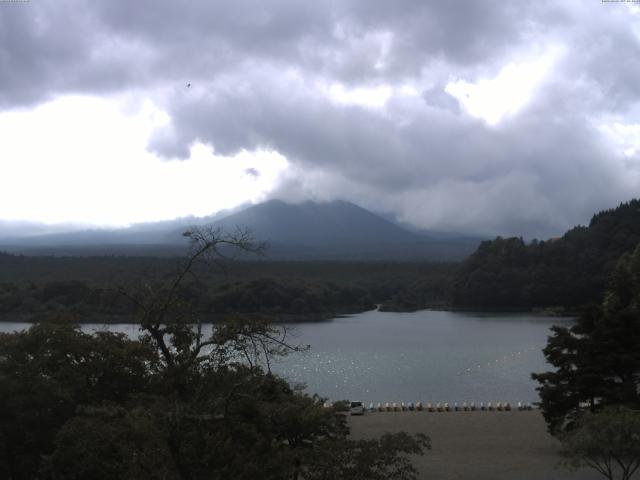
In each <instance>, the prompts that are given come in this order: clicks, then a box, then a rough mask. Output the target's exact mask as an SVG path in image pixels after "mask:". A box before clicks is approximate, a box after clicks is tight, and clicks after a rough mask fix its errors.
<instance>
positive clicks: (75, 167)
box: [0, 96, 287, 225]
mask: <svg viewBox="0 0 640 480" xmlns="http://www.w3.org/2000/svg"><path fill="white" fill-rule="evenodd" d="M166 123H167V115H166V113H165V112H163V111H162V110H160V109H158V107H156V106H155V105H154V104H153V102H151V101H150V100H146V101H143V102H142V103H139V104H138V108H137V109H135V108H133V106H132V105H131V103H130V99H114V98H111V99H99V98H94V97H78V96H75V97H61V98H58V99H57V100H55V101H52V102H50V103H47V104H44V105H42V106H40V107H38V108H37V109H35V110H33V111H31V112H26V111H19V112H16V111H14V112H5V113H3V114H0V131H2V132H3V142H2V143H0V159H1V160H0V169H1V172H2V176H1V178H2V180H1V188H0V218H3V219H22V220H31V221H41V222H46V223H59V222H80V223H88V224H99V225H126V224H130V223H133V222H138V221H151V220H162V219H171V218H175V217H179V216H187V215H200V216H203V215H208V214H211V213H213V212H215V211H217V210H220V209H223V208H229V207H233V206H235V205H238V204H240V203H243V202H246V201H247V200H254V201H258V200H260V199H261V198H263V197H264V196H265V195H266V193H267V192H268V191H269V190H270V189H271V188H272V186H273V185H274V184H275V182H276V181H277V179H278V176H279V175H280V174H281V172H283V171H284V170H285V169H286V168H287V161H286V159H284V157H282V156H281V155H279V154H277V153H275V152H268V151H254V152H248V151H241V152H239V153H238V154H236V155H233V156H217V155H214V154H213V153H212V150H211V148H209V147H208V146H205V145H203V144H201V143H195V144H194V145H192V147H191V154H190V157H189V158H188V159H187V160H185V161H178V160H173V161H163V160H161V159H159V158H158V157H156V156H155V155H153V154H151V153H149V152H148V151H147V150H146V146H147V142H148V138H149V135H150V133H151V131H152V130H153V129H154V128H155V127H157V126H159V125H163V124H166ZM249 168H253V169H255V170H256V171H258V172H260V175H259V176H247V175H246V173H245V172H246V170H247V169H249Z"/></svg>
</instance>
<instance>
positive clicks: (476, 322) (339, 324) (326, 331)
mask: <svg viewBox="0 0 640 480" xmlns="http://www.w3.org/2000/svg"><path fill="white" fill-rule="evenodd" d="M570 322H571V320H569V319H563V318H553V317H541V316H534V315H527V314H474V313H460V312H446V311H432V310H424V311H420V312H414V313H389V312H378V311H371V312H366V313H362V314H357V315H351V316H347V317H340V318H336V319H333V320H332V321H327V322H320V323H304V324H295V325H288V326H287V327H288V328H290V329H291V330H292V331H293V333H294V335H295V339H294V341H295V342H296V343H300V344H305V345H306V344H309V345H311V349H310V350H309V351H307V352H304V353H296V354H293V355H290V356H289V357H286V358H284V359H282V360H280V361H278V362H277V363H276V364H275V365H274V366H273V369H274V371H276V372H277V373H279V374H280V375H282V376H284V377H285V378H287V379H288V380H289V381H290V382H292V383H305V384H306V385H307V390H308V391H309V392H310V393H318V394H320V395H321V396H323V397H328V398H330V399H332V400H339V399H359V400H362V401H364V402H366V403H367V404H368V403H369V402H387V401H389V402H393V401H397V402H400V401H404V402H410V401H413V402H416V401H419V400H420V401H423V402H429V401H430V402H449V403H451V404H452V403H453V402H458V403H462V402H463V401H468V402H470V401H475V402H476V403H479V402H481V401H483V402H485V403H486V402H488V401H491V402H494V403H495V402H511V403H512V404H514V403H516V402H518V401H522V402H535V401H537V400H538V397H537V393H536V391H535V387H536V383H535V382H533V381H532V380H531V377H530V375H531V372H542V371H545V370H547V369H549V366H548V364H547V363H546V362H545V359H544V356H543V355H542V352H541V349H542V348H543V347H544V346H545V344H546V340H547V337H548V335H549V328H550V327H551V326H552V325H553V324H559V323H560V324H569V323H570ZM27 326H28V324H24V323H8V322H5V323H0V331H12V330H15V329H21V328H25V327H27ZM105 328H107V329H109V330H118V331H122V332H125V333H127V334H128V335H130V336H136V335H137V333H138V329H137V327H136V326H135V325H109V326H103V325H95V324H88V325H83V329H84V330H85V331H93V330H96V329H105Z"/></svg>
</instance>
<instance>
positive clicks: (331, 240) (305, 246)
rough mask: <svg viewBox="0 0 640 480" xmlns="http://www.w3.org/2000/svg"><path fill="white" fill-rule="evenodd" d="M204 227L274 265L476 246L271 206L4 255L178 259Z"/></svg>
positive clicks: (350, 212) (37, 244) (357, 214)
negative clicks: (190, 232) (252, 241)
mask: <svg viewBox="0 0 640 480" xmlns="http://www.w3.org/2000/svg"><path fill="white" fill-rule="evenodd" d="M205 223H212V224H213V225H216V226H220V227H222V228H223V229H225V230H226V231H232V230H235V229H236V228H249V229H250V230H251V231H252V234H253V237H254V238H256V239H258V240H265V241H267V242H268V243H269V245H270V247H269V249H268V252H267V254H268V257H269V258H272V259H295V260H309V259H312V260H335V259H337V260H354V259H355V260H412V259H430V260H459V259H462V258H464V257H465V256H467V255H469V254H470V253H471V252H473V250H474V249H475V248H476V247H477V245H478V243H479V240H477V239H474V238H468V237H460V238H446V239H445V238H438V239H436V238H430V237H428V236H425V235H420V234H418V233H414V232H409V231H407V230H405V229H403V228H401V227H399V226H398V225H396V224H394V223H392V222H390V221H388V220H385V219H384V218H381V217H380V216H378V215H375V214H374V213H372V212H370V211H368V210H365V209H364V208H361V207H358V206H357V205H354V204H352V203H349V202H343V201H336V202H331V203H315V202H305V203H301V204H288V203H285V202H282V201H279V200H271V201H268V202H265V203H261V204H258V205H254V206H251V207H248V208H246V209H244V210H241V211H238V212H236V213H228V212H227V213H226V214H225V215H218V216H216V217H209V218H199V219H195V218H188V219H178V220H175V221H170V222H159V223H155V224H154V223H149V224H144V225H135V226H132V227H131V228H127V229H120V230H112V231H105V230H89V231H83V232H73V233H63V234H55V235H42V236H32V237H28V238H23V239H17V240H16V239H13V240H12V241H6V240H5V241H2V244H0V249H2V248H5V247H3V245H4V246H9V247H11V248H5V249H6V250H8V251H13V252H23V253H34V252H37V253H39V254H41V253H53V254H55V250H56V249H57V250H58V251H60V252H63V253H64V254H65V255H69V254H73V253H74V252H76V253H77V254H87V253H86V252H90V254H93V255H95V254H96V253H98V252H99V251H100V250H101V249H102V250H103V251H104V252H105V253H109V254H114V253H116V254H117V253H121V254H125V255H126V254H127V253H128V252H132V251H135V252H136V254H137V255H139V254H141V252H140V248H141V246H145V245H146V246H149V248H150V249H151V250H153V251H155V252H162V253H165V254H167V253H178V252H179V251H180V250H181V249H184V247H185V246H186V243H185V242H186V239H185V238H184V237H183V236H182V233H183V232H184V230H185V229H187V228H188V227H189V226H190V225H193V224H205ZM132 246H135V248H133V249H132ZM83 251H84V252H85V253H83Z"/></svg>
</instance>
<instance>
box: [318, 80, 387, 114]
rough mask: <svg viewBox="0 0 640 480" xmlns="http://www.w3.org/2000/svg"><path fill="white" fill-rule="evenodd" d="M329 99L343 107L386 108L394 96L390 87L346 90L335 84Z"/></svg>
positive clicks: (332, 86)
mask: <svg viewBox="0 0 640 480" xmlns="http://www.w3.org/2000/svg"><path fill="white" fill-rule="evenodd" d="M328 94H329V98H331V100H332V101H334V102H336V103H338V104H342V105H359V106H362V107H378V108H379V107H384V105H385V104H386V103H387V101H388V100H389V99H390V98H391V95H392V94H393V89H392V88H391V87H390V86H388V85H382V86H378V87H368V88H367V87H358V88H346V87H345V86H344V85H341V84H339V83H334V84H333V85H331V86H330V87H329V91H328Z"/></svg>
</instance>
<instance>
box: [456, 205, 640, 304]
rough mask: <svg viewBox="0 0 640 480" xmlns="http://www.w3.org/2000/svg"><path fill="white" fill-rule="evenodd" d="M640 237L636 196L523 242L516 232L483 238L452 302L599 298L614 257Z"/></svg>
mask: <svg viewBox="0 0 640 480" xmlns="http://www.w3.org/2000/svg"><path fill="white" fill-rule="evenodd" d="M639 242H640V200H631V201H630V202H627V203H622V204H621V205H620V206H618V207H617V208H615V209H611V210H606V211H603V212H600V213H597V214H595V215H594V216H593V218H592V219H591V222H590V223H589V226H588V227H584V226H578V227H575V228H573V229H571V230H569V231H568V232H567V233H565V235H564V236H562V238H558V239H551V240H547V241H544V242H532V243H531V244H529V245H527V244H525V242H524V241H523V240H522V239H521V238H506V239H505V238H500V237H498V238H497V239H495V240H493V241H485V242H482V243H481V244H480V247H478V250H476V252H475V253H474V254H473V255H471V256H470V257H469V258H468V259H466V260H465V261H464V262H463V263H462V265H461V266H460V269H459V270H458V272H457V275H456V278H455V280H454V285H453V304H454V306H456V307H485V308H493V307H498V308H519V307H547V306H563V307H566V308H570V309H572V308H575V307H578V306H581V305H584V304H587V303H591V302H596V303H597V302H600V301H601V300H602V296H603V294H604V291H605V287H606V283H607V277H608V275H609V274H610V272H611V270H612V268H613V266H614V265H615V263H616V261H617V260H618V259H619V258H620V256H621V255H623V254H624V253H626V252H629V251H631V250H632V249H633V248H635V246H636V245H637V244H638V243H639Z"/></svg>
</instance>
